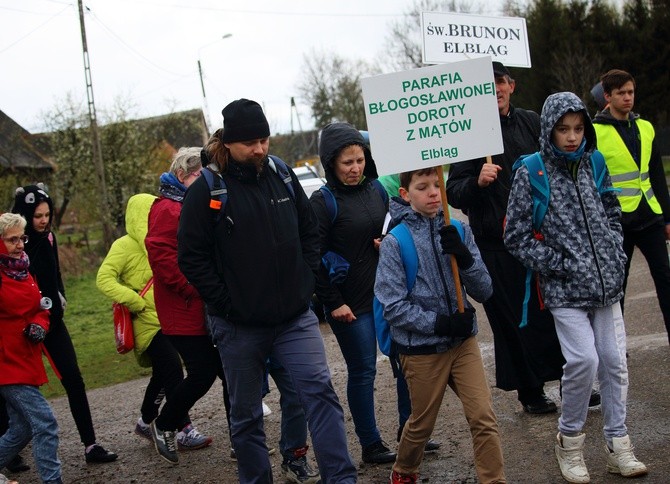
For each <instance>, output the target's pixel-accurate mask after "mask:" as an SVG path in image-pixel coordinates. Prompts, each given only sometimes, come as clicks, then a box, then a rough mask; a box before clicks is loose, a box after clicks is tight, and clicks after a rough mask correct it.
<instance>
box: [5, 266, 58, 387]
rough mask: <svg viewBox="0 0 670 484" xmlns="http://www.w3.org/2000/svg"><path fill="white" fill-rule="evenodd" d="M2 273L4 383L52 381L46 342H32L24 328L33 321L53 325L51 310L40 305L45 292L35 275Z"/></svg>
mask: <svg viewBox="0 0 670 484" xmlns="http://www.w3.org/2000/svg"><path fill="white" fill-rule="evenodd" d="M0 277H1V278H2V281H1V282H0V385H34V386H39V385H42V384H44V383H46V382H47V381H48V380H47V374H46V372H45V371H44V364H43V363H42V344H34V343H31V342H30V340H28V338H26V337H25V335H24V334H23V330H24V329H25V328H26V326H28V325H29V324H30V323H36V324H39V325H40V326H42V327H43V328H44V329H45V330H47V329H49V311H46V310H44V309H42V308H41V307H40V300H41V299H42V294H41V293H40V290H39V289H38V288H37V284H35V281H34V280H33V278H32V276H30V275H29V276H28V278H26V279H23V280H21V281H17V280H15V279H12V278H10V277H7V276H6V275H0Z"/></svg>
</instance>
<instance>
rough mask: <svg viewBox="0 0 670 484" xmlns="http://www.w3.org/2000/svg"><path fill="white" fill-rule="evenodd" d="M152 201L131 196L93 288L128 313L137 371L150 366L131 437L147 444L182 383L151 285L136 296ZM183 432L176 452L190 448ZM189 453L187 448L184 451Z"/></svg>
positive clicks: (147, 274)
mask: <svg viewBox="0 0 670 484" xmlns="http://www.w3.org/2000/svg"><path fill="white" fill-rule="evenodd" d="M154 200H156V197H155V196H153V195H150V194H148V193H140V194H137V195H133V196H132V197H130V199H128V206H127V207H126V232H127V234H126V235H124V236H123V237H121V238H119V239H117V240H116V241H114V243H113V244H112V247H111V248H110V249H109V252H108V253H107V256H106V257H105V259H104V260H103V261H102V264H101V265H100V269H99V270H98V276H97V279H96V284H97V286H98V289H99V290H100V291H101V292H102V293H103V294H104V295H105V296H107V297H109V298H110V299H111V300H113V301H116V302H118V303H121V304H124V305H125V306H127V307H128V309H129V310H130V312H131V314H132V319H133V333H134V336H135V350H134V351H135V357H136V358H137V362H138V363H139V365H140V366H151V368H152V372H151V378H150V379H149V384H148V385H147V388H146V390H145V392H144V398H143V401H142V406H141V408H140V415H141V416H140V418H139V419H138V421H137V424H136V425H135V433H136V434H137V435H139V436H140V437H144V438H145V439H147V440H150V441H151V440H152V439H151V432H150V430H149V424H150V423H151V422H152V421H153V420H154V419H155V418H156V417H157V416H158V411H159V408H160V404H161V402H162V401H163V398H164V397H166V398H168V399H169V398H170V395H171V393H172V391H173V390H174V389H175V388H176V387H177V385H178V384H179V383H180V382H181V381H182V380H183V379H184V372H183V370H182V366H181V360H180V359H179V353H177V350H175V349H174V347H173V346H172V344H171V343H170V341H169V340H168V339H167V337H166V336H165V335H163V333H162V332H161V326H160V323H159V322H158V315H157V313H156V305H155V304H154V288H153V284H152V285H151V287H150V288H149V290H148V291H147V292H146V294H145V295H144V296H143V297H140V295H139V293H140V292H141V291H142V289H144V287H145V286H146V285H147V283H148V282H149V280H150V279H151V278H152V272H151V266H150V265H149V258H148V256H147V249H146V247H145V245H144V238H145V237H146V235H147V230H148V220H149V210H150V209H151V205H152V204H153V203H154ZM190 424H191V420H190V418H189V416H188V415H185V416H184V417H183V419H182V421H181V422H180V425H179V428H180V429H183V428H185V427H187V426H189V425H190ZM181 433H182V432H180V433H179V434H178V435H177V438H176V440H177V442H178V443H179V445H180V448H184V445H186V444H188V442H187V439H185V436H181V435H180V434H181ZM186 447H188V445H186Z"/></svg>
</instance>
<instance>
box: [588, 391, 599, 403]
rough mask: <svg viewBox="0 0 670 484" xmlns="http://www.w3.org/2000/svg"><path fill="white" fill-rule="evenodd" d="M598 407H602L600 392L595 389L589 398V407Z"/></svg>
mask: <svg viewBox="0 0 670 484" xmlns="http://www.w3.org/2000/svg"><path fill="white" fill-rule="evenodd" d="M598 405H600V392H599V391H598V390H596V389H595V388H593V389H591V396H590V397H589V407H597V406H598Z"/></svg>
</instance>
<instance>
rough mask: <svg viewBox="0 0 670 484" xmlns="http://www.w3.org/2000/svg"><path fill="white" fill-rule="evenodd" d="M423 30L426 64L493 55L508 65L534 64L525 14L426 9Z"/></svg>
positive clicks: (422, 14)
mask: <svg viewBox="0 0 670 484" xmlns="http://www.w3.org/2000/svg"><path fill="white" fill-rule="evenodd" d="M421 31H422V37H423V48H422V55H423V62H424V63H425V64H442V63H444V62H457V61H461V60H463V59H474V58H476V57H482V56H491V58H492V59H493V60H494V61H498V62H502V63H503V64H505V65H506V66H508V67H510V66H511V67H530V49H529V48H528V32H527V31H526V19H525V18H520V17H486V16H483V15H468V14H463V13H450V12H422V13H421Z"/></svg>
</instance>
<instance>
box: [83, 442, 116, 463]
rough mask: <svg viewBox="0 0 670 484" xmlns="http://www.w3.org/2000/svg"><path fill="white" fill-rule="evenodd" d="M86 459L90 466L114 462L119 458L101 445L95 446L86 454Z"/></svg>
mask: <svg viewBox="0 0 670 484" xmlns="http://www.w3.org/2000/svg"><path fill="white" fill-rule="evenodd" d="M84 457H86V462H88V463H89V464H106V463H107V462H114V461H115V460H116V459H117V458H118V457H119V456H118V455H116V454H115V453H114V452H110V451H108V450H105V448H104V447H103V446H102V445H100V444H93V447H91V449H90V450H89V451H88V452H84Z"/></svg>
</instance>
